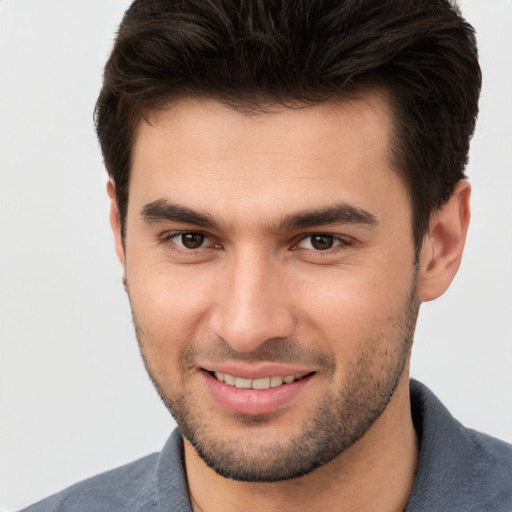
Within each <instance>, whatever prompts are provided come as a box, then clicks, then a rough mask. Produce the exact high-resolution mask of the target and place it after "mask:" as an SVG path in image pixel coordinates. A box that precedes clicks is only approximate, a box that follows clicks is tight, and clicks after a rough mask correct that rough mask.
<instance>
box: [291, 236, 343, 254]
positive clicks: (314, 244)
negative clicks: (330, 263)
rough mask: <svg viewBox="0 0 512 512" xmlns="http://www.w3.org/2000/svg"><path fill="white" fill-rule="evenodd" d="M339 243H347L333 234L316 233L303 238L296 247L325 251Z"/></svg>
mask: <svg viewBox="0 0 512 512" xmlns="http://www.w3.org/2000/svg"><path fill="white" fill-rule="evenodd" d="M340 244H347V242H345V241H344V240H342V239H340V238H337V237H335V236H334V235H327V234H322V233H318V234H314V235H309V236H307V237H305V238H303V239H302V240H301V241H300V242H299V243H298V244H297V245H296V247H297V248H298V249H309V250H313V251H327V250H329V249H332V248H333V247H335V246H337V245H340Z"/></svg>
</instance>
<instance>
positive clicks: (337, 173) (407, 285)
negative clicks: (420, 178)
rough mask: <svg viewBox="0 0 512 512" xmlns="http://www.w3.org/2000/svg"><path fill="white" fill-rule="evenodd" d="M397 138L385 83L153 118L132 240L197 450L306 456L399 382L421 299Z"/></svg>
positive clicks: (238, 456) (248, 464)
mask: <svg viewBox="0 0 512 512" xmlns="http://www.w3.org/2000/svg"><path fill="white" fill-rule="evenodd" d="M389 138H390V116H389V113H388V110H387V107H386V104H385V103H384V102H383V101H382V100H380V99H378V98H376V97H367V98H365V99H364V100H359V101H353V102H344V103H337V104H328V105H320V106H314V107H309V108H304V109H297V110H289V109H284V108H277V107H276V109H275V110H274V111H272V112H267V113H262V114H257V115H246V114H241V113H237V112H235V111H234V110H232V109H229V108H228V107H225V106H223V105H222V104H220V103H217V102H215V101H213V100H182V101H180V102H178V103H176V104H174V105H172V107H170V108H169V109H168V110H166V111H163V112H159V113H158V114H155V115H154V116H153V117H152V118H151V120H150V124H149V123H143V124H142V126H141V127H140V130H139V132H138V135H137V138H136V143H135V147H134V152H133V163H132V174H131V181H130V188H129V206H128V214H127V224H126V239H125V246H124V250H120V251H119V252H121V258H122V261H123V264H124V265H125V267H126V278H127V287H128V293H129V297H130V302H131V306H132V311H133V317H134V322H135V325H136V331H137V337H138V340H139V343H140V348H141V352H142V355H143V358H144V361H145V364H146V367H147V370H148V372H149V374H150V376H151V378H152V380H153V382H154V383H155V386H156V388H157V390H158V392H159V393H160V395H161V397H162V398H163V400H164V402H165V403H166V405H167V406H168V407H169V409H170V410H171V412H172V414H173V415H174V417H175V419H176V420H177V423H178V425H179V427H180V429H181V431H182V433H183V434H184V436H185V438H186V440H187V443H186V450H187V449H189V450H190V446H193V447H194V448H195V450H196V451H197V453H198V454H199V455H200V456H201V458H202V459H203V460H204V461H205V462H206V463H207V464H208V465H209V466H210V467H212V468H213V469H214V470H215V471H216V472H217V473H219V474H220V475H223V476H226V477H229V478H233V479H236V480H246V481H276V480H282V479H288V478H292V477H296V476H299V475H303V474H306V473H308V472H310V471H312V470H313V469H315V468H316V467H318V466H319V465H321V464H324V463H326V462H328V461H330V460H331V459H333V458H335V457H337V456H338V455H339V454H341V453H343V451H344V450H346V449H347V448H348V447H350V446H351V445H352V444H353V443H354V442H355V441H356V440H357V439H359V438H360V437H361V436H363V435H364V434H365V432H366V431H367V430H368V429H369V428H370V426H372V424H374V422H375V421H376V420H377V419H378V418H379V416H380V415H381V413H382V412H383V411H384V409H385V408H386V405H387V404H388V402H389V401H390V399H391V398H392V396H393V393H394V391H395V388H396V386H397V384H398V382H399V380H400V377H401V375H402V374H403V371H404V367H405V366H406V365H407V361H408V357H409V351H410V346H411V342H412V336H413V331H414V324H415V320H416V315H417V310H418V305H417V304H418V303H417V299H416V293H415V276H416V267H415V264H414V247H413V240H412V228H411V207H410V204H409V200H408V196H407V193H406V189H405V187H404V185H403V183H402V182H401V180H400V178H399V177H398V175H397V174H396V173H395V172H394V171H393V169H392V168H391V167H390V163H389V160H390V158H389ZM118 238H119V237H118ZM118 246H119V244H118Z"/></svg>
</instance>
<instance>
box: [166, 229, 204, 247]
mask: <svg viewBox="0 0 512 512" xmlns="http://www.w3.org/2000/svg"><path fill="white" fill-rule="evenodd" d="M168 239H169V240H172V242H173V243H175V244H176V245H178V246H180V247H183V248H184V249H189V250H190V249H200V248H202V247H205V246H206V243H207V241H208V237H207V236H206V235H205V234H203V233H196V232H194V231H189V232H185V233H175V234H173V235H171V236H169V237H168Z"/></svg>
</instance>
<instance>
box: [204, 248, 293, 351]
mask: <svg viewBox="0 0 512 512" xmlns="http://www.w3.org/2000/svg"><path fill="white" fill-rule="evenodd" d="M227 267H228V268H227V270H226V273H221V274H222V276H219V278H220V279H219V294H218V298H217V301H216V306H215V308H214V310H213V312H212V315H211V317H210V320H211V328H212V330H213V332H214V334H215V335H217V336H218V337H220V338H222V339H223V340H224V341H225V342H226V343H228V345H230V346H231V348H233V349H234V350H236V351H238V352H251V351H254V350H256V349H257V348H258V347H259V346H260V345H262V344H263V343H265V342H266V341H268V340H272V339H275V340H276V341H277V340H279V339H283V338H287V337H289V336H291V334H292V333H293V331H294V328H295V320H294V315H293V312H292V310H291V306H290V304H289V303H288V302H287V292H286V288H287V286H286V280H285V276H284V275H283V274H284V271H283V270H282V269H281V268H280V265H279V262H275V261H271V258H270V257H266V256H264V255H261V254H257V252H256V251H245V252H241V253H240V254H238V255H236V256H234V257H233V260H232V261H231V262H230V264H229V265H227ZM226 274H227V278H226Z"/></svg>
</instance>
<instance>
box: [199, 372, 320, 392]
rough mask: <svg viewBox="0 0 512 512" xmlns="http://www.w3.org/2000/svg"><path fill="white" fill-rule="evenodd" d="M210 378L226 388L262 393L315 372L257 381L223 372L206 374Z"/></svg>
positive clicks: (276, 376) (277, 376)
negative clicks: (226, 386)
mask: <svg viewBox="0 0 512 512" xmlns="http://www.w3.org/2000/svg"><path fill="white" fill-rule="evenodd" d="M208 373H209V374H210V375H211V376H212V377H214V378H215V379H217V380H218V381H219V382H223V383H225V384H227V385H228V386H232V387H235V388H238V389H257V390H259V391H263V390H265V389H270V388H278V387H280V386H284V385H286V384H292V383H293V382H295V381H298V380H301V379H303V378H305V377H308V376H310V375H313V374H314V373H315V372H310V373H298V374H295V375H284V376H282V375H275V376H271V377H262V378H259V379H245V378H243V377H236V376H234V375H230V374H228V373H223V372H213V371H210V372H208Z"/></svg>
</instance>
